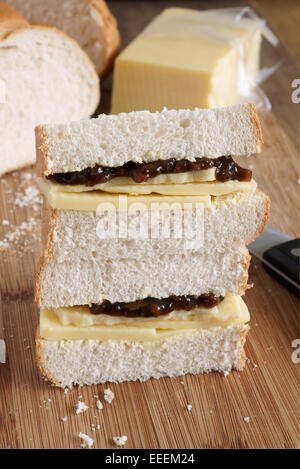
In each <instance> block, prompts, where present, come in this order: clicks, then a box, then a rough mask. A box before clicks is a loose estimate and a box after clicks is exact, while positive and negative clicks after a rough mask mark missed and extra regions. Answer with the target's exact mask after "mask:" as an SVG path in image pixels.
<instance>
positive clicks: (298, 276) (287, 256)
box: [263, 238, 300, 295]
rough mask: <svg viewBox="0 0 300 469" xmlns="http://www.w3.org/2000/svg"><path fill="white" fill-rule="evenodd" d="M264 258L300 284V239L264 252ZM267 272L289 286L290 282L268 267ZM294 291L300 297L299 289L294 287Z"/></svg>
mask: <svg viewBox="0 0 300 469" xmlns="http://www.w3.org/2000/svg"><path fill="white" fill-rule="evenodd" d="M263 258H264V259H265V260H266V261H267V262H269V263H270V264H272V265H273V266H274V267H276V268H277V269H278V270H280V271H281V272H283V273H284V274H285V275H286V276H287V277H289V278H290V279H291V280H293V281H294V282H295V283H296V284H297V285H299V284H300V269H299V265H300V264H299V261H300V238H297V239H292V240H291V241H287V242H285V243H282V244H278V245H277V246H274V247H272V248H270V249H268V250H267V251H265V252H264V254H263ZM264 267H265V268H266V270H267V271H268V272H269V273H270V274H272V275H273V276H274V277H276V279H277V280H278V281H279V282H280V283H282V284H284V285H285V286H288V282H287V281H286V280H284V279H283V278H282V277H280V275H278V274H276V273H275V272H274V271H273V272H272V270H271V269H270V268H268V267H267V266H264ZM292 291H293V292H294V293H296V294H297V295H299V289H297V288H295V287H292Z"/></svg>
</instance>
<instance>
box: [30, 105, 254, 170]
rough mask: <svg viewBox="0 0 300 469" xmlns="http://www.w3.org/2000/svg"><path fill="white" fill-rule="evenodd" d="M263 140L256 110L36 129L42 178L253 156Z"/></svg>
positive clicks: (117, 118)
mask: <svg viewBox="0 0 300 469" xmlns="http://www.w3.org/2000/svg"><path fill="white" fill-rule="evenodd" d="M261 143H262V135H261V129H260V124H259V120H258V117H257V113H256V110H255V107H254V105H252V104H239V105H235V106H229V107H225V108H216V109H195V110H193V111H191V110H189V109H181V110H179V111H174V110H164V111H162V112H156V113H151V112H149V111H138V112H130V113H128V114H125V113H124V114H118V115H109V116H108V115H104V114H102V115H100V116H99V117H97V118H96V119H90V120H82V121H78V122H70V123H66V124H56V125H51V124H50V125H39V126H38V127H37V128H36V149H37V158H38V160H39V164H40V173H41V174H45V175H48V174H51V173H59V172H62V173H66V172H69V171H81V170H83V169H85V168H87V167H93V166H95V165H96V164H98V165H101V166H111V167H114V166H120V165H123V164H124V163H126V162H127V161H134V162H137V163H141V162H149V161H155V160H159V159H161V160H164V159H168V158H176V159H177V160H180V159H184V158H186V159H189V160H191V161H194V160H195V158H197V157H202V156H206V157H209V158H216V157H219V156H222V155H233V156H234V155H249V154H251V153H256V152H259V151H260V148H261Z"/></svg>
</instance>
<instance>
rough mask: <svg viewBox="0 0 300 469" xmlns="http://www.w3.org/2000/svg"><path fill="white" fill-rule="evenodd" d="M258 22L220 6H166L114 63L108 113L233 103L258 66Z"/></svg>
mask: <svg viewBox="0 0 300 469" xmlns="http://www.w3.org/2000/svg"><path fill="white" fill-rule="evenodd" d="M260 44H261V32H260V24H259V22H258V21H255V20H250V19H248V20H246V19H241V17H240V21H239V22H237V21H236V19H235V15H234V13H230V12H228V13H227V14H226V13H225V12H224V10H221V11H220V10H219V11H218V10H211V11H207V12H200V11H196V10H189V9H183V8H168V9H167V10H165V11H163V12H162V13H161V14H160V15H159V16H157V17H156V18H155V19H154V20H153V22H152V23H150V24H149V25H148V26H147V27H146V28H145V30H144V31H142V33H141V34H140V35H139V36H138V37H137V38H136V39H135V40H134V41H132V42H131V43H130V44H129V45H128V46H127V47H126V48H125V49H124V50H123V51H122V52H121V54H120V55H119V56H118V58H117V60H116V62H115V70H114V83H113V97H112V110H111V112H112V113H113V114H117V113H119V112H130V111H137V110H142V109H149V110H150V111H152V112H154V111H161V110H162V109H163V108H164V107H167V108H168V109H194V108H195V107H199V108H209V107H216V106H227V105H230V104H235V103H236V100H237V94H238V86H239V81H241V78H243V80H244V82H246V78H248V75H250V76H251V77H253V76H254V75H255V74H256V72H257V70H258V67H259V53H260Z"/></svg>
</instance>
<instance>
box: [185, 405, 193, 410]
mask: <svg viewBox="0 0 300 469" xmlns="http://www.w3.org/2000/svg"><path fill="white" fill-rule="evenodd" d="M186 408H187V410H188V411H189V412H190V411H191V410H192V408H193V406H192V404H188V405H187V406H186Z"/></svg>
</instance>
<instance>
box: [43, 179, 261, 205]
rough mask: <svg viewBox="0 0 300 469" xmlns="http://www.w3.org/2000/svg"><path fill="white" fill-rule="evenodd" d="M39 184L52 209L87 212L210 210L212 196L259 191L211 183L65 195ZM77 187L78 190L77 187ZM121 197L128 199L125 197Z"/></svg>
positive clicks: (235, 184) (236, 184) (251, 186)
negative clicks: (169, 209)
mask: <svg viewBox="0 0 300 469" xmlns="http://www.w3.org/2000/svg"><path fill="white" fill-rule="evenodd" d="M39 183H40V187H41V189H42V191H43V192H44V194H45V196H46V198H47V200H48V202H49V204H50V205H51V207H52V208H60V209H65V210H84V211H96V210H97V209H99V208H100V206H102V207H103V210H105V211H106V210H108V211H110V210H119V211H121V210H128V209H129V208H130V207H134V206H135V205H136V204H138V206H139V207H138V209H139V210H142V209H143V207H144V209H146V210H148V209H151V208H152V209H157V208H158V209H159V205H160V204H161V207H162V208H161V209H163V210H164V209H165V208H166V204H169V205H172V204H176V208H180V207H182V208H195V207H196V205H195V204H203V206H204V207H209V206H210V205H211V196H215V197H216V196H222V195H227V194H233V193H236V192H250V193H251V192H254V191H255V190H256V187H257V184H256V182H255V181H254V180H253V179H252V180H251V181H250V182H240V181H226V182H220V181H211V182H206V183H205V182H198V183H197V182H195V183H191V184H189V183H186V184H144V185H142V184H130V185H110V186H104V185H103V186H104V187H103V188H102V191H99V190H90V191H84V192H79V191H74V192H65V191H62V190H61V184H55V183H53V182H50V181H48V180H45V179H42V178H41V179H40V180H39ZM68 187H70V186H68ZM75 187H76V188H77V189H78V186H75ZM109 193H111V194H109ZM121 194H128V195H123V196H122V195H121ZM136 196H138V197H136ZM160 196H161V197H160ZM185 204H192V206H190V207H188V206H187V205H185ZM122 207H123V208H122ZM174 207H175V205H174Z"/></svg>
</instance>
